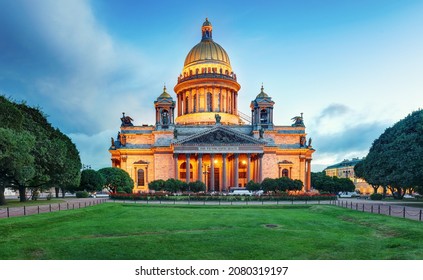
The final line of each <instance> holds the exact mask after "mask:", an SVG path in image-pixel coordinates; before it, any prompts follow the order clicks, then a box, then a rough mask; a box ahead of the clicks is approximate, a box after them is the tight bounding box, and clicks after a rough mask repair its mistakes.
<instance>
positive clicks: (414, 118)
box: [358, 110, 423, 198]
mask: <svg viewBox="0 0 423 280" xmlns="http://www.w3.org/2000/svg"><path fill="white" fill-rule="evenodd" d="M422 158H423V110H418V111H415V112H413V113H412V114H410V115H408V116H407V117H406V118H405V119H403V120H401V121H399V122H397V123H396V124H395V125H394V126H392V127H390V128H387V129H386V130H385V132H384V133H382V135H380V137H379V138H378V139H376V140H375V141H374V142H373V144H372V147H371V148H370V150H369V154H368V155H367V157H366V159H365V160H364V162H363V166H359V167H358V171H359V176H360V177H362V178H364V179H365V180H366V181H367V182H368V183H369V184H371V185H376V186H384V187H389V188H390V189H391V191H392V193H393V194H394V197H395V198H402V197H403V196H404V194H405V193H406V191H407V190H411V189H413V188H415V187H417V186H422V185H423V160H422ZM360 169H362V170H360Z"/></svg>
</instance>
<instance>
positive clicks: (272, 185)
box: [261, 178, 279, 192]
mask: <svg viewBox="0 0 423 280" xmlns="http://www.w3.org/2000/svg"><path fill="white" fill-rule="evenodd" d="M261 187H262V189H263V191H265V192H274V191H277V190H279V188H278V181H277V180H276V179H272V178H264V180H263V181H262V182H261Z"/></svg>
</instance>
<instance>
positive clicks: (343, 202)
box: [336, 198, 423, 221]
mask: <svg viewBox="0 0 423 280" xmlns="http://www.w3.org/2000/svg"><path fill="white" fill-rule="evenodd" d="M400 203H401V204H404V205H396V204H400ZM336 205H337V206H341V207H345V208H349V209H353V210H356V211H361V212H369V213H375V214H381V215H388V216H393V217H400V218H407V219H411V220H417V221H423V207H414V206H413V202H411V201H395V200H392V201H384V200H361V199H356V198H355V199H354V198H352V199H342V198H341V199H338V200H337V202H336Z"/></svg>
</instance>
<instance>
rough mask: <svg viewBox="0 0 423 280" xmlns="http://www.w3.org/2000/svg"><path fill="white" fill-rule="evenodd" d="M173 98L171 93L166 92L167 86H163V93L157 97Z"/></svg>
mask: <svg viewBox="0 0 423 280" xmlns="http://www.w3.org/2000/svg"><path fill="white" fill-rule="evenodd" d="M164 98H172V96H170V94H169V93H167V92H166V86H164V87H163V93H162V94H160V96H159V97H158V98H157V99H164Z"/></svg>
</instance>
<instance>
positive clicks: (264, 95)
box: [256, 85, 269, 98]
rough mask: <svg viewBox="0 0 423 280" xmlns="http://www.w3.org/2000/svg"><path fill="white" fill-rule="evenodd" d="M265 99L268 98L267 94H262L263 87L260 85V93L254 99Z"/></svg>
mask: <svg viewBox="0 0 423 280" xmlns="http://www.w3.org/2000/svg"><path fill="white" fill-rule="evenodd" d="M265 97H269V95H267V93H265V92H264V87H263V85H261V92H260V93H259V94H258V95H257V96H256V98H265Z"/></svg>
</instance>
